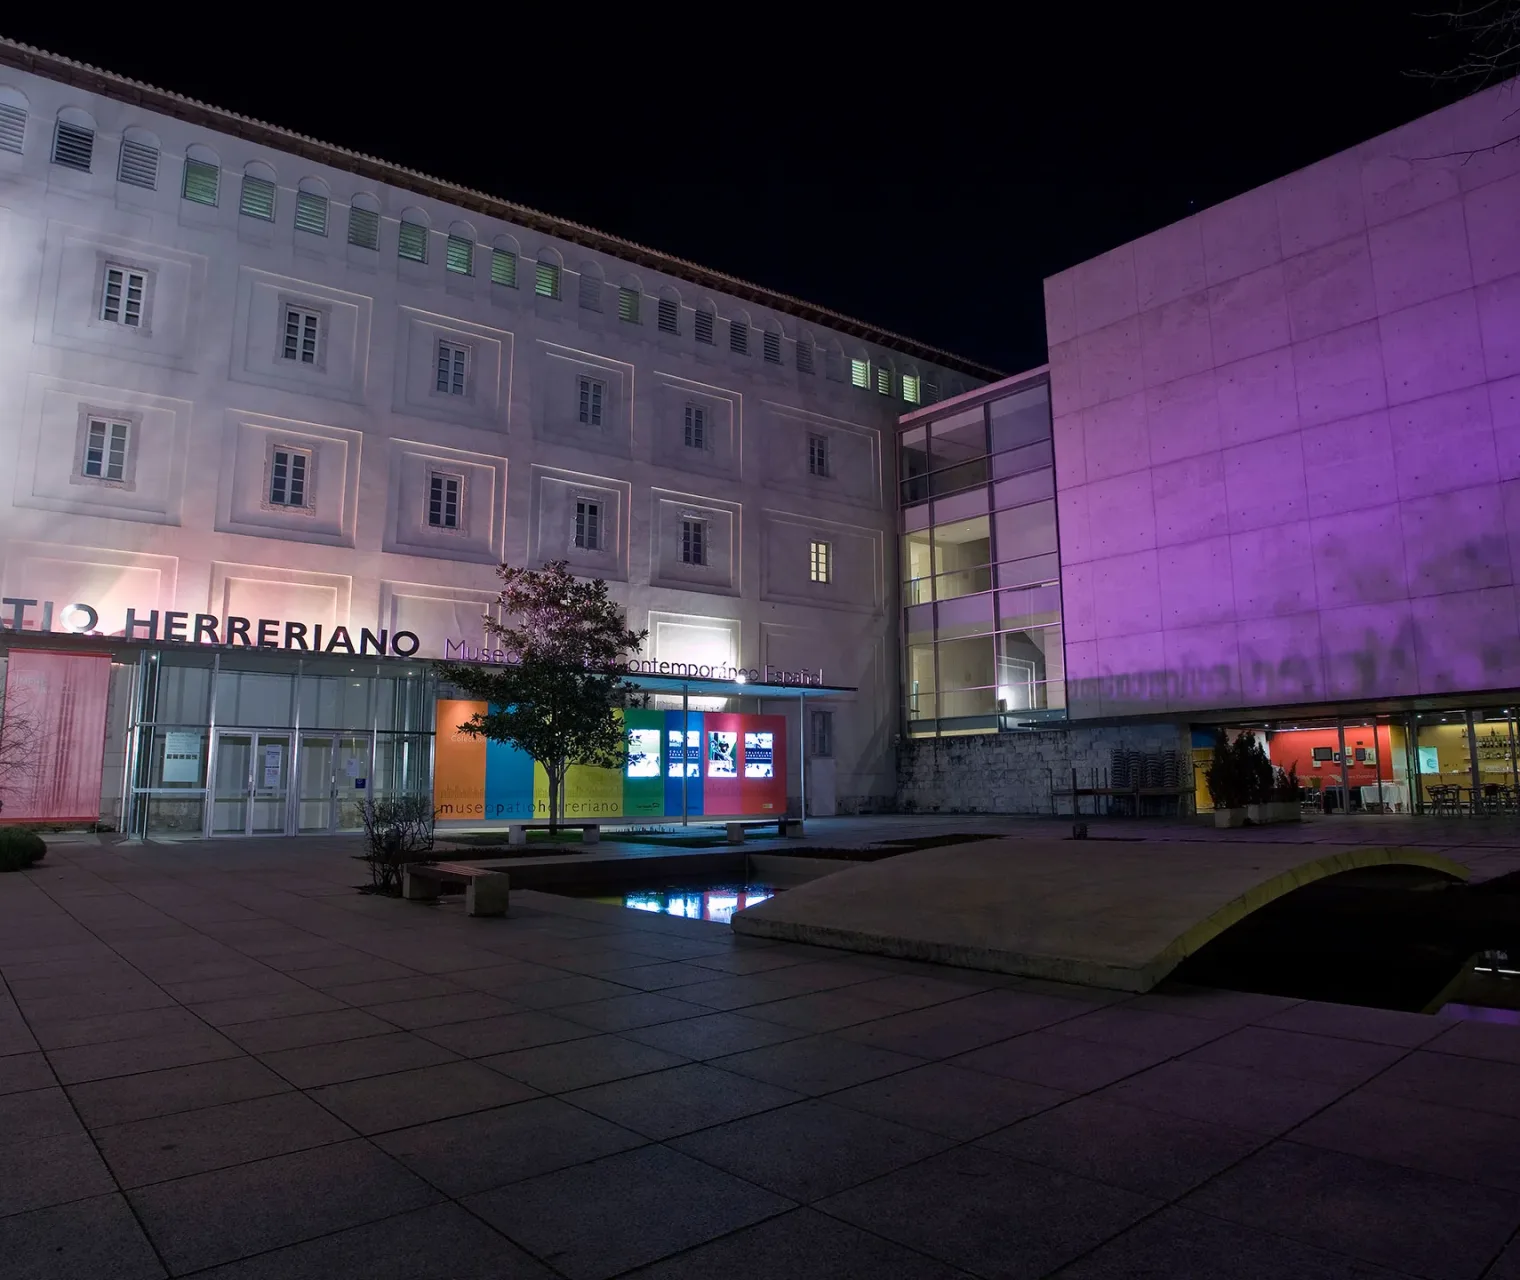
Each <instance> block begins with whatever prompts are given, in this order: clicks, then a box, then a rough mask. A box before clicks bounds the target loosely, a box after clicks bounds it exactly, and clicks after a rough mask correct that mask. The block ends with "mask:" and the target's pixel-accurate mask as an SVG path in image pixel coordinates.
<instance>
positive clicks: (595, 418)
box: [577, 378, 607, 427]
mask: <svg viewBox="0 0 1520 1280" xmlns="http://www.w3.org/2000/svg"><path fill="white" fill-rule="evenodd" d="M578 383H579V385H578V387H577V390H578V393H579V406H578V407H579V415H578V416H579V418H580V422H581V425H582V426H586V427H599V426H601V425H602V405H603V404H604V403H605V401H606V397H607V384H606V383H605V382H602V381H601V380H600V379H599V378H580V379H578Z"/></svg>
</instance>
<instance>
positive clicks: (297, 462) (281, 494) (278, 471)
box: [269, 446, 311, 507]
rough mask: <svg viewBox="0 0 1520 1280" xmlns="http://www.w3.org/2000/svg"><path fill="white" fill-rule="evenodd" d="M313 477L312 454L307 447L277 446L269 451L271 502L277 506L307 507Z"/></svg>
mask: <svg viewBox="0 0 1520 1280" xmlns="http://www.w3.org/2000/svg"><path fill="white" fill-rule="evenodd" d="M310 479H311V454H310V453H309V452H307V451H306V450H305V449H291V448H286V447H280V446H276V447H275V448H273V449H271V450H270V453H269V503H270V505H271V506H275V507H305V506H306V499H307V495H308V491H309V481H310Z"/></svg>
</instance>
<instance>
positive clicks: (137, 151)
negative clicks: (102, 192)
mask: <svg viewBox="0 0 1520 1280" xmlns="http://www.w3.org/2000/svg"><path fill="white" fill-rule="evenodd" d="M159 155H160V147H159V143H158V137H157V135H156V134H152V133H149V132H148V131H147V130H146V129H138V128H131V129H126V130H123V132H122V135H121V154H120V156H119V157H118V158H117V161H116V181H117V182H124V183H126V184H127V186H129V187H143V188H145V189H146V190H148V191H156V190H158V159H159Z"/></svg>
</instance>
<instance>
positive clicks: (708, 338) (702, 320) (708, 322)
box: [691, 298, 718, 347]
mask: <svg viewBox="0 0 1520 1280" xmlns="http://www.w3.org/2000/svg"><path fill="white" fill-rule="evenodd" d="M717 315H718V309H717V307H715V306H713V304H712V301H711V300H710V299H708V298H703V299H702V301H701V302H699V303H697V309H696V311H695V313H694V314H693V315H692V318H691V332H692V336H693V337H695V338H696V340H697V341H698V342H701V343H704V344H705V345H707V346H709V347H710V346H712V345H714V343H716V342H717V338H716V337H715V336H714V332H713V331H714V329H715V328H716V327H717Z"/></svg>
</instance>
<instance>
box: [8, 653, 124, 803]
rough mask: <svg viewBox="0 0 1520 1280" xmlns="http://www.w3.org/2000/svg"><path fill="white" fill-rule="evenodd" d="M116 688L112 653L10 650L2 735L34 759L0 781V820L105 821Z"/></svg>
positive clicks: (30, 758) (29, 758)
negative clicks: (110, 703)
mask: <svg viewBox="0 0 1520 1280" xmlns="http://www.w3.org/2000/svg"><path fill="white" fill-rule="evenodd" d="M110 688H111V655H110V654H108V653H53V652H51V651H48V650H38V649H12V650H11V654H10V661H9V662H8V663H7V665H6V673H5V722H4V725H3V727H0V736H3V739H4V741H5V744H6V752H7V754H9V753H11V752H12V749H13V748H17V747H19V748H20V751H19V752H17V754H19V755H21V756H22V757H23V758H24V759H25V760H27V761H28V763H27V765H26V766H25V767H23V768H22V769H21V770H20V772H19V775H17V774H12V775H10V776H7V777H5V778H0V805H3V806H4V807H3V808H0V821H5V822H18V821H20V822H98V821H99V820H100V774H101V766H102V764H103V763H104V762H105V752H106V704H107V700H108V698H109V695H110ZM23 734H24V735H25V736H24V737H22V736H21V735H23Z"/></svg>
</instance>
